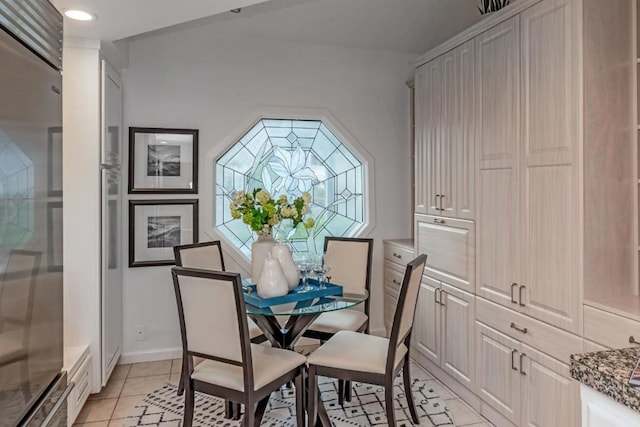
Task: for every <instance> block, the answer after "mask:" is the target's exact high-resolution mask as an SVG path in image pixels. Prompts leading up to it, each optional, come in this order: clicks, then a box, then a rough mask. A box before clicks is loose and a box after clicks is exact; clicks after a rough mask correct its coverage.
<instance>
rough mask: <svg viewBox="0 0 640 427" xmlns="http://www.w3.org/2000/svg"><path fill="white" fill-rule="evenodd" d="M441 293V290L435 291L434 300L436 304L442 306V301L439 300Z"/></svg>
mask: <svg viewBox="0 0 640 427" xmlns="http://www.w3.org/2000/svg"><path fill="white" fill-rule="evenodd" d="M439 291H440V289H436V290H435V291H433V299H434V300H435V302H436V304H440V300H439V299H438V293H439Z"/></svg>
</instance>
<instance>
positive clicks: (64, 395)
mask: <svg viewBox="0 0 640 427" xmlns="http://www.w3.org/2000/svg"><path fill="white" fill-rule="evenodd" d="M75 386H76V383H74V382H73V381H71V382H70V383H69V384H68V385H67V388H66V389H64V391H63V392H62V395H61V396H60V397H59V398H58V401H57V402H56V404H55V406H54V407H53V409H51V412H49V415H47V418H45V419H44V421H43V422H42V426H41V427H49V424H51V420H53V418H54V417H55V416H56V414H57V413H58V411H59V410H60V409H61V408H62V407H63V405H64V404H65V403H66V402H67V398H68V397H69V393H71V390H73V388H74V387H75Z"/></svg>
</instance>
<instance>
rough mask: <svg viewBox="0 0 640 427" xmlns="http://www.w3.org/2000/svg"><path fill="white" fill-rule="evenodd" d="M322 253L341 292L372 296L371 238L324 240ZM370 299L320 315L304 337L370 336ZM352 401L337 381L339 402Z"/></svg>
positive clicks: (322, 339) (346, 387) (347, 385)
mask: <svg viewBox="0 0 640 427" xmlns="http://www.w3.org/2000/svg"><path fill="white" fill-rule="evenodd" d="M324 252H325V256H326V259H327V260H328V262H329V263H330V264H331V270H330V271H329V273H328V276H331V281H332V282H334V283H337V284H339V285H341V286H342V287H343V292H344V293H345V294H347V293H358V294H361V293H363V291H364V290H366V291H367V292H368V293H369V295H371V293H370V291H371V257H372V254H373V239H361V238H355V237H329V236H327V237H325V239H324ZM370 304H371V303H370V298H367V300H366V301H365V302H364V306H362V305H361V306H358V307H355V308H353V309H349V310H337V311H331V312H327V313H322V314H321V315H320V316H318V318H317V319H316V320H314V322H313V323H312V324H311V326H310V327H309V329H307V331H306V332H305V334H304V336H305V337H308V338H315V339H319V340H321V341H326V340H328V339H329V338H331V337H332V336H333V335H334V334H336V333H338V332H339V331H355V332H364V333H367V334H368V333H369V307H370ZM345 399H346V400H351V384H350V383H349V382H347V383H346V384H345V382H344V381H339V382H338V400H339V403H340V404H341V405H342V404H343V403H344V400H345Z"/></svg>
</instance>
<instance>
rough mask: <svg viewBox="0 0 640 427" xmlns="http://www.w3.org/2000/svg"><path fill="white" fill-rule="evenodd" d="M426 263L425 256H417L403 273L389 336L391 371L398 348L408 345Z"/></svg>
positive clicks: (388, 359) (388, 364)
mask: <svg viewBox="0 0 640 427" xmlns="http://www.w3.org/2000/svg"><path fill="white" fill-rule="evenodd" d="M426 263H427V256H426V255H425V254H421V255H418V256H417V257H416V258H415V259H413V260H412V261H411V262H409V263H408V264H407V268H406V270H405V272H404V278H403V279H402V286H401V287H400V295H399V296H398V305H397V306H396V312H395V314H394V316H393V325H392V326H391V336H390V337H389V352H388V354H387V369H393V364H394V363H395V358H396V350H397V348H398V346H400V344H402V343H403V342H404V343H405V344H409V340H410V338H411V330H412V328H413V320H414V317H415V314H416V305H417V303H418V292H419V291H420V282H421V281H422V273H423V272H424V266H425V264H426Z"/></svg>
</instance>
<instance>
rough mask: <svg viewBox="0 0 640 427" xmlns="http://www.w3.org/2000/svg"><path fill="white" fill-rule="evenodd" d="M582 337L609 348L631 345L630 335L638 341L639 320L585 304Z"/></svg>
mask: <svg viewBox="0 0 640 427" xmlns="http://www.w3.org/2000/svg"><path fill="white" fill-rule="evenodd" d="M584 337H585V338H586V339H588V340H591V341H593V342H595V343H597V344H600V345H603V346H605V347H609V348H625V347H632V346H633V344H632V343H630V342H629V339H630V338H631V337H633V339H634V340H635V341H640V322H637V321H635V320H631V319H629V318H626V317H622V316H618V315H617V314H612V313H608V312H606V311H603V310H599V309H597V308H593V307H589V306H585V307H584Z"/></svg>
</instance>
